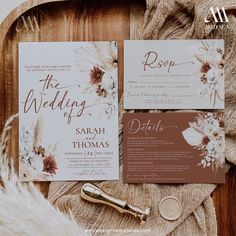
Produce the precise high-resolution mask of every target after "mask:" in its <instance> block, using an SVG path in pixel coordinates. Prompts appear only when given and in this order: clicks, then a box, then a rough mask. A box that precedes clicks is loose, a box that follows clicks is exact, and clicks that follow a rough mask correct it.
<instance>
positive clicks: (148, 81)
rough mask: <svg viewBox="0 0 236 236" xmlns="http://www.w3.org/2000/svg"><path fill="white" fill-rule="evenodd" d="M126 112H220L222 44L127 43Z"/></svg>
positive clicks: (221, 107) (142, 41) (152, 41)
mask: <svg viewBox="0 0 236 236" xmlns="http://www.w3.org/2000/svg"><path fill="white" fill-rule="evenodd" d="M124 108H125V109H189V108H190V109H223V108H224V41H223V40H215V39H214V40H128V41H125V43H124Z"/></svg>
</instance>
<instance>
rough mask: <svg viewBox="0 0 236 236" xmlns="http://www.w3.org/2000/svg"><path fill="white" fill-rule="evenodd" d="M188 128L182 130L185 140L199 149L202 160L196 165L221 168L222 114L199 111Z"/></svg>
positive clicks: (222, 162) (223, 142)
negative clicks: (194, 120)
mask: <svg viewBox="0 0 236 236" xmlns="http://www.w3.org/2000/svg"><path fill="white" fill-rule="evenodd" d="M189 126H190V127H189V128H187V129H186V130H184V131H183V132H182V135H183V137H184V138H185V140H186V142H187V143H188V144H189V145H191V146H194V147H195V148H196V149H198V150H201V151H202V154H201V157H202V160H201V161H200V162H199V164H198V165H202V166H203V168H205V167H210V166H211V167H212V169H213V170H215V169H216V170H217V168H218V167H221V168H223V165H224V162H225V157H224V155H225V153H224V151H225V136H224V121H223V115H222V114H218V113H209V112H208V113H200V115H198V117H197V118H196V122H190V123H189Z"/></svg>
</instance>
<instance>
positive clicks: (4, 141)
mask: <svg viewBox="0 0 236 236" xmlns="http://www.w3.org/2000/svg"><path fill="white" fill-rule="evenodd" d="M17 118H18V114H15V115H12V116H10V117H9V118H8V119H7V121H6V123H5V125H4V128H3V131H2V135H1V137H0V156H3V155H4V154H6V152H7V147H8V141H9V136H10V134H9V131H10V130H11V128H12V122H13V121H15V120H16V119H17Z"/></svg>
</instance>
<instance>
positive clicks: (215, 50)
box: [194, 41, 224, 108]
mask: <svg viewBox="0 0 236 236" xmlns="http://www.w3.org/2000/svg"><path fill="white" fill-rule="evenodd" d="M201 43H202V46H201V47H199V48H197V49H196V50H194V58H195V59H196V60H197V62H198V63H200V68H199V72H200V80H201V83H202V89H201V91H200V96H209V99H210V102H211V103H212V108H214V107H215V105H216V102H217V100H221V101H222V100H224V59H223V54H224V52H223V49H222V48H220V47H219V46H218V45H217V44H216V43H215V42H209V43H207V42H206V41H205V42H204V41H201Z"/></svg>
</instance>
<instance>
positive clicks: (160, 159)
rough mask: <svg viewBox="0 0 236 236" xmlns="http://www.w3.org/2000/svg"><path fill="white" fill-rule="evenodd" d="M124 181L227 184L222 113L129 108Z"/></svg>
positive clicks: (126, 122) (125, 121) (126, 118)
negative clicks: (152, 110) (145, 111)
mask: <svg viewBox="0 0 236 236" xmlns="http://www.w3.org/2000/svg"><path fill="white" fill-rule="evenodd" d="M123 134H124V146H123V153H124V182H126V183H224V176H225V174H224V173H225V171H224V163H225V134H224V120H223V114H222V113H209V112H198V113H197V112H194V113H132V114H131V113H127V114H125V115H124V118H123Z"/></svg>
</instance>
